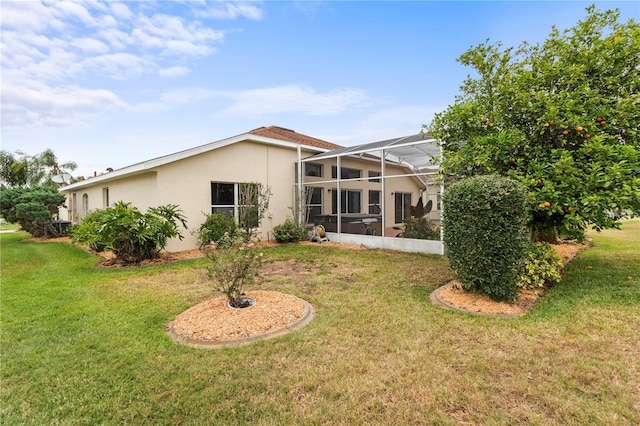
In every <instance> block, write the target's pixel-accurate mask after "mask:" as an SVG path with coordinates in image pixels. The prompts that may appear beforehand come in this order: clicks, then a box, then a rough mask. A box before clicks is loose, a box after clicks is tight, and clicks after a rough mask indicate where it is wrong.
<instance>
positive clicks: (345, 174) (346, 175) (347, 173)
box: [331, 166, 361, 179]
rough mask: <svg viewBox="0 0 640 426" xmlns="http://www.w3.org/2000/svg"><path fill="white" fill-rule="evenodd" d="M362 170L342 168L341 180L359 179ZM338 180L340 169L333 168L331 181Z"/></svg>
mask: <svg viewBox="0 0 640 426" xmlns="http://www.w3.org/2000/svg"><path fill="white" fill-rule="evenodd" d="M360 173H361V172H360V170H356V169H350V168H348V167H340V179H359V178H360ZM337 178H338V167H337V166H331V179H337Z"/></svg>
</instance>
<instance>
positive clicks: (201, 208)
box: [66, 141, 313, 251]
mask: <svg viewBox="0 0 640 426" xmlns="http://www.w3.org/2000/svg"><path fill="white" fill-rule="evenodd" d="M312 154H313V153H312V152H305V151H303V152H302V155H303V156H308V155H312ZM297 160H298V153H297V150H296V149H291V148H285V147H280V146H275V145H267V144H261V143H255V142H251V141H244V142H239V143H235V144H232V145H228V146H225V147H222V148H219V149H215V150H212V151H208V152H205V153H201V154H199V155H195V156H192V157H188V158H185V159H182V160H178V161H175V162H171V163H168V164H165V165H162V166H159V167H157V168H155V169H152V170H150V171H148V172H146V173H144V174H141V175H135V176H129V177H124V178H122V179H118V180H108V181H102V182H96V183H95V184H94V185H91V184H89V185H88V186H86V187H83V188H78V189H77V190H74V191H71V192H69V193H67V194H66V195H67V197H68V200H70V201H69V202H68V203H67V206H69V212H68V216H69V220H71V221H72V222H73V223H75V224H78V223H80V222H81V221H82V218H83V217H84V212H83V208H82V205H81V203H82V196H83V194H87V195H88V197H89V209H90V210H95V209H101V208H105V207H106V205H105V204H104V203H103V194H104V191H105V189H108V192H109V202H110V204H113V203H114V202H116V201H125V202H131V203H132V204H133V205H134V206H135V207H137V208H139V209H140V210H141V211H143V212H144V211H146V209H147V208H148V207H152V206H159V205H164V204H177V205H178V206H180V209H182V210H183V212H184V215H185V216H186V218H187V225H188V229H187V230H184V231H183V232H182V234H183V237H184V239H183V240H182V241H180V240H179V239H172V240H171V241H169V243H168V244H167V250H168V251H180V250H188V249H193V248H195V247H196V244H197V238H196V236H195V235H193V231H195V230H197V229H198V228H199V227H200V224H202V222H204V219H205V213H207V214H208V213H211V183H212V182H220V183H241V182H258V183H261V184H263V185H268V186H269V187H270V188H271V192H272V196H271V199H270V203H269V204H270V208H269V212H268V214H267V216H266V217H265V218H264V219H263V221H262V223H261V226H260V229H259V230H258V231H259V233H260V234H261V238H262V239H264V240H266V239H271V238H273V237H272V228H273V227H274V226H275V225H278V224H281V223H282V222H284V220H285V218H286V217H287V216H292V211H291V207H292V206H293V203H294V200H293V195H294V193H293V187H294V182H295V165H296V162H297ZM74 193H75V194H76V197H75V198H76V200H77V201H76V208H75V213H74V207H73V202H72V199H73V194H74Z"/></svg>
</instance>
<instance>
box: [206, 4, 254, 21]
mask: <svg viewBox="0 0 640 426" xmlns="http://www.w3.org/2000/svg"><path fill="white" fill-rule="evenodd" d="M196 15H197V16H199V17H202V18H212V19H237V18H241V17H242V18H247V19H251V20H253V21H260V20H262V18H263V17H264V11H263V10H262V9H260V8H259V7H257V6H255V2H253V3H248V2H228V3H221V2H220V3H217V4H212V5H210V6H208V7H207V8H206V9H204V10H200V11H198V12H197V13H196Z"/></svg>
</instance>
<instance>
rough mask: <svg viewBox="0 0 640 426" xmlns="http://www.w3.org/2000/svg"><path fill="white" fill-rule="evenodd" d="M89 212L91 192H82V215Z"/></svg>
mask: <svg viewBox="0 0 640 426" xmlns="http://www.w3.org/2000/svg"><path fill="white" fill-rule="evenodd" d="M87 213H89V194H82V215H83V216H86V215H87Z"/></svg>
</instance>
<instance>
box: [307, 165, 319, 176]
mask: <svg viewBox="0 0 640 426" xmlns="http://www.w3.org/2000/svg"><path fill="white" fill-rule="evenodd" d="M304 175H305V176H316V177H322V164H316V163H304Z"/></svg>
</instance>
